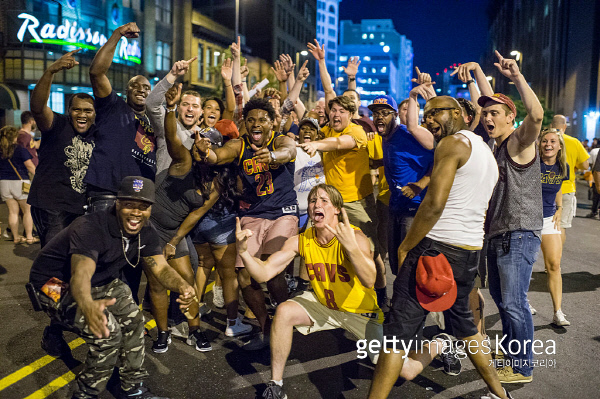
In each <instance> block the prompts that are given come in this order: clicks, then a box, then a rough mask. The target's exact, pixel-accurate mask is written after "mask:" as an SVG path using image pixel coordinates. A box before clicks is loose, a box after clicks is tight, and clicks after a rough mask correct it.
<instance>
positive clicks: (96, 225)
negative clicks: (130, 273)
mask: <svg viewBox="0 0 600 399" xmlns="http://www.w3.org/2000/svg"><path fill="white" fill-rule="evenodd" d="M74 254H78V255H84V256H87V257H88V258H91V259H93V260H94V261H95V262H96V270H95V272H94V274H93V276H92V287H99V286H102V285H106V284H108V283H109V282H111V281H112V280H114V279H116V278H122V275H123V273H125V272H126V271H127V269H132V266H131V265H130V264H129V263H128V262H127V260H129V262H130V263H131V264H133V265H136V263H137V265H136V267H135V269H136V270H139V271H138V273H139V274H141V269H142V262H143V261H142V260H140V261H139V262H138V254H139V256H140V257H141V258H144V257H147V256H155V255H160V254H162V248H161V247H160V243H159V239H158V233H157V232H156V230H155V229H154V227H153V226H152V225H151V224H149V223H148V222H147V224H146V225H145V226H144V227H143V228H142V230H141V231H140V233H139V234H138V235H137V236H135V237H132V238H129V239H123V236H122V235H121V230H120V227H119V222H118V220H117V215H116V210H115V207H114V206H113V207H112V208H111V209H109V210H105V211H100V212H95V213H91V214H89V215H84V216H80V217H78V218H77V219H75V221H74V222H73V223H71V224H70V225H69V227H67V228H66V229H64V230H62V231H61V232H60V233H58V234H57V235H56V236H54V238H53V239H51V240H50V242H48V244H46V245H45V246H44V248H42V250H41V251H40V253H39V254H38V256H37V258H36V259H35V260H34V261H33V266H32V267H31V272H30V274H29V281H30V282H31V283H32V284H33V286H34V287H35V288H37V289H41V288H42V286H43V285H44V284H46V282H47V281H48V280H50V279H51V278H52V277H56V278H58V279H60V280H62V281H64V282H66V283H68V282H69V281H70V279H71V255H74ZM125 254H126V255H125ZM125 256H127V259H125Z"/></svg>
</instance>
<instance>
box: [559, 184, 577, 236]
mask: <svg viewBox="0 0 600 399" xmlns="http://www.w3.org/2000/svg"><path fill="white" fill-rule="evenodd" d="M562 198H563V201H562V207H563V210H562V217H561V219H560V228H561V229H568V228H570V227H571V223H573V218H574V217H575V214H576V213H577V196H576V195H575V193H574V192H573V193H567V194H563V196H562Z"/></svg>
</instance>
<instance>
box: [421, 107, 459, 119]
mask: <svg viewBox="0 0 600 399" xmlns="http://www.w3.org/2000/svg"><path fill="white" fill-rule="evenodd" d="M451 109H458V108H456V107H444V108H431V109H430V110H429V111H427V113H426V114H425V115H423V118H424V119H427V118H428V117H430V116H431V117H434V116H436V115H437V114H439V113H440V112H442V111H448V110H451Z"/></svg>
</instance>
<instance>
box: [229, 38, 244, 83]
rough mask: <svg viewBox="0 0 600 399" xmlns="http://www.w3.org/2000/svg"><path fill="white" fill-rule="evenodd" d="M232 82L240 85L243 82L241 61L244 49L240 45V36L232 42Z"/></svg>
mask: <svg viewBox="0 0 600 399" xmlns="http://www.w3.org/2000/svg"><path fill="white" fill-rule="evenodd" d="M230 50H231V68H232V74H231V84H233V85H234V86H235V85H239V84H241V83H242V75H241V64H240V63H241V61H242V59H241V58H242V50H241V45H240V37H239V36H238V37H237V42H234V43H231V46H230Z"/></svg>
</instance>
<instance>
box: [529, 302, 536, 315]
mask: <svg viewBox="0 0 600 399" xmlns="http://www.w3.org/2000/svg"><path fill="white" fill-rule="evenodd" d="M529 311H530V312H531V314H537V310H535V309H534V308H533V306H531V304H529Z"/></svg>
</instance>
